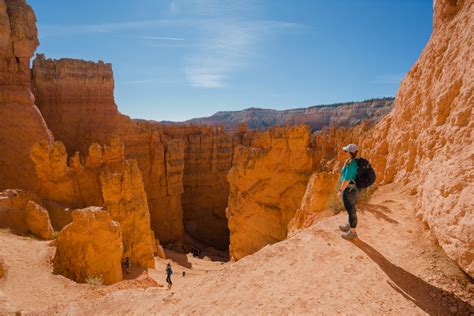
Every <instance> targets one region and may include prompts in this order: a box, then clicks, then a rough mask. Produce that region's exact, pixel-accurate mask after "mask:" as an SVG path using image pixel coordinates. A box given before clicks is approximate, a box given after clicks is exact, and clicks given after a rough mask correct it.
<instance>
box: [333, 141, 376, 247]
mask: <svg viewBox="0 0 474 316" xmlns="http://www.w3.org/2000/svg"><path fill="white" fill-rule="evenodd" d="M342 150H344V151H345V152H346V153H347V154H348V155H349V156H350V158H348V159H347V160H346V162H345V163H344V166H343V167H342V176H341V181H340V185H341V186H340V188H339V190H338V192H337V195H338V196H339V197H340V198H342V202H343V203H344V208H345V209H346V211H347V214H348V215H349V223H347V224H342V225H339V229H340V230H342V231H343V234H342V235H341V236H342V238H344V239H348V240H352V239H355V238H357V232H356V227H357V209H356V204H357V193H358V190H359V189H365V188H367V187H368V186H370V185H372V184H373V183H374V182H375V172H374V169H372V166H371V165H370V163H369V162H368V161H367V160H366V159H364V158H356V157H357V152H358V147H357V145H356V144H349V145H347V146H344V147H343V148H342Z"/></svg>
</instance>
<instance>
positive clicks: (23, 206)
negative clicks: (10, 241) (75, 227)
mask: <svg viewBox="0 0 474 316" xmlns="http://www.w3.org/2000/svg"><path fill="white" fill-rule="evenodd" d="M38 201H39V199H38V197H37V196H36V195H35V194H33V193H31V192H28V191H24V190H5V191H3V192H0V228H8V229H10V230H11V231H12V232H13V233H14V234H17V235H25V234H28V233H32V234H33V235H35V236H37V237H38V238H41V239H46V240H47V239H52V238H53V233H54V231H53V228H52V226H51V222H50V220H49V214H48V211H47V210H46V209H44V208H43V207H42V206H41V205H39V203H38Z"/></svg>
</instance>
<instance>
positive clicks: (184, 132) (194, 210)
mask: <svg viewBox="0 0 474 316" xmlns="http://www.w3.org/2000/svg"><path fill="white" fill-rule="evenodd" d="M163 133H164V134H165V135H166V136H167V137H169V138H172V139H181V140H183V142H184V145H185V151H184V175H183V186H184V191H183V195H182V203H183V216H184V218H183V220H184V226H185V230H186V232H187V233H188V234H189V235H190V236H191V237H192V238H194V239H196V240H199V241H201V242H203V243H206V244H208V245H212V246H214V247H216V248H218V249H227V248H228V247H229V229H228V227H227V226H228V225H227V218H226V216H225V209H226V207H227V199H228V196H229V183H228V182H227V179H226V177H227V173H228V171H229V170H230V168H231V166H232V159H233V153H234V149H235V147H236V146H237V145H238V144H240V143H241V142H242V133H241V132H236V133H225V132H224V131H223V129H222V128H214V127H205V126H192V125H191V126H181V127H175V126H163Z"/></svg>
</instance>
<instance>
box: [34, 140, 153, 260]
mask: <svg viewBox="0 0 474 316" xmlns="http://www.w3.org/2000/svg"><path fill="white" fill-rule="evenodd" d="M31 158H32V159H33V161H34V163H35V165H36V171H37V173H38V178H39V180H40V195H41V197H42V198H43V200H44V203H45V205H47V206H49V208H50V209H52V208H53V205H54V206H56V208H62V210H63V211H62V212H57V213H59V214H60V215H59V216H60V217H65V216H66V215H65V214H64V213H69V212H70V211H69V210H70V209H76V208H81V207H85V206H99V205H100V206H102V205H103V206H104V207H105V209H106V210H107V211H108V213H110V216H111V217H112V219H113V220H115V221H117V222H118V223H119V224H120V229H121V232H122V238H123V257H124V258H125V257H130V260H131V261H132V262H133V263H134V264H137V265H139V266H141V267H144V268H152V267H154V266H155V262H154V260H153V252H154V244H155V238H154V235H153V233H152V231H151V229H150V213H149V210H148V204H147V199H146V195H145V190H144V186H143V181H142V177H141V172H140V170H139V169H138V166H137V163H136V161H135V160H128V159H125V156H124V146H123V144H121V143H120V142H119V141H118V139H114V140H113V141H112V144H111V145H110V146H104V147H101V146H100V145H98V144H92V145H91V146H90V148H89V154H88V156H87V157H85V158H83V159H81V157H80V156H79V154H76V155H75V156H74V157H71V159H69V162H68V157H67V153H66V150H65V148H64V145H63V144H62V143H61V142H55V143H54V144H53V145H49V144H47V143H39V144H36V145H35V146H33V148H32V151H31ZM57 216H58V215H54V213H52V215H51V217H52V221H53V225H54V224H56V225H57V226H58V223H60V222H61V221H64V222H62V223H61V224H64V223H67V222H68V221H67V220H63V219H62V218H60V219H57V218H56V217H57ZM72 219H73V218H71V220H72ZM71 220H69V222H70V221H71ZM57 228H58V229H60V228H62V227H57Z"/></svg>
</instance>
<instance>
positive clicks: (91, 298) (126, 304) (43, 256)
mask: <svg viewBox="0 0 474 316" xmlns="http://www.w3.org/2000/svg"><path fill="white" fill-rule="evenodd" d="M415 213H416V212H415V209H414V199H413V197H411V196H409V195H408V194H407V193H406V192H403V191H402V190H401V189H397V188H396V187H394V186H384V187H382V188H380V189H379V190H377V191H376V193H375V194H374V195H373V196H372V198H371V200H370V202H369V203H366V204H361V205H360V206H359V211H358V216H359V227H358V234H359V239H358V240H356V241H354V242H349V241H346V240H344V239H342V238H341V237H340V235H339V231H338V228H337V224H339V223H341V222H344V221H345V220H346V215H345V214H344V213H341V214H339V215H336V216H333V217H330V218H328V219H325V220H323V221H322V222H320V223H317V224H316V225H314V226H312V227H310V228H309V229H307V230H305V231H302V232H300V233H298V234H296V235H294V236H293V237H291V238H289V239H287V240H285V241H283V242H280V243H277V244H275V245H272V246H267V247H265V248H263V249H262V250H260V251H259V252H257V253H256V254H254V255H252V256H248V257H245V258H243V259H242V260H240V261H238V262H236V263H230V262H229V263H221V262H212V261H209V260H203V259H198V258H193V257H192V256H191V255H183V254H179V253H174V252H171V251H168V252H167V255H168V256H169V257H170V258H171V259H172V260H173V263H172V264H173V268H174V270H175V272H174V275H173V282H174V285H173V287H172V289H171V290H168V289H167V288H166V286H162V285H163V284H165V282H164V280H165V273H164V270H165V265H166V263H167V262H168V261H169V260H163V259H157V266H156V269H154V270H150V271H149V273H148V275H141V276H139V277H137V278H135V279H132V280H126V281H123V282H120V283H117V284H115V285H113V286H110V287H103V286H98V287H94V286H91V285H87V284H76V283H74V282H72V281H69V280H67V279H65V278H63V277H61V276H56V275H52V274H51V267H50V265H49V257H50V256H51V255H52V253H53V251H54V247H50V246H48V243H45V242H40V241H36V240H31V239H27V238H23V237H17V236H12V235H7V234H0V246H1V248H0V256H2V257H4V258H5V260H6V262H7V265H8V266H9V268H8V274H7V276H6V278H5V279H4V280H3V281H0V311H4V312H15V311H18V310H22V311H24V312H33V313H34V314H37V313H39V314H45V315H46V314H68V315H91V314H94V315H97V314H99V315H109V314H114V315H116V314H135V315H143V314H166V315H170V314H171V315H178V314H199V315H201V314H207V315H209V314H211V315H222V314H226V315H255V314H277V315H280V314H293V315H296V314H298V315H300V314H320V315H334V314H349V315H354V314H388V315H400V314H403V315H425V314H432V315H449V314H452V315H454V314H457V315H469V314H471V313H474V308H473V306H472V304H473V303H474V294H473V293H474V285H473V283H472V280H470V279H469V278H468V277H467V276H466V275H465V274H463V273H462V271H461V270H460V269H459V268H457V266H456V265H455V264H454V263H452V262H451V261H450V260H449V259H447V257H446V256H445V255H444V253H443V252H442V250H441V249H440V247H439V246H437V245H436V243H435V242H434V240H433V239H432V237H431V236H430V233H429V231H428V230H427V229H426V228H425V227H424V225H423V224H422V223H421V222H419V221H418V220H416V218H415ZM183 271H184V272H186V275H185V276H183V275H182V273H183ZM139 272H140V271H136V272H133V273H135V275H132V277H135V276H136V275H139ZM133 273H132V274H133Z"/></svg>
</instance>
